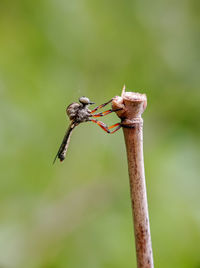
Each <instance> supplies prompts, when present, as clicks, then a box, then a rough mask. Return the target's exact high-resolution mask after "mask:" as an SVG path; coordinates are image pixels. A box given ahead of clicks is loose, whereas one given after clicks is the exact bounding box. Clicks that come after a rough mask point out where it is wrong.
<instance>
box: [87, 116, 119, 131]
mask: <svg viewBox="0 0 200 268" xmlns="http://www.w3.org/2000/svg"><path fill="white" fill-rule="evenodd" d="M90 121H91V122H93V123H95V124H97V125H99V126H100V127H101V128H102V129H103V130H104V131H106V132H107V133H109V134H112V133H115V132H116V131H117V130H119V129H120V128H121V124H120V123H116V124H114V125H112V126H110V127H107V126H106V124H104V123H103V122H101V121H98V120H96V119H90ZM114 127H117V128H116V129H115V130H113V131H110V129H111V128H114Z"/></svg>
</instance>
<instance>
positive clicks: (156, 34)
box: [0, 0, 200, 268]
mask: <svg viewBox="0 0 200 268" xmlns="http://www.w3.org/2000/svg"><path fill="white" fill-rule="evenodd" d="M199 18H200V1H198V0H196V1H195V0H175V1H167V0H165V1H159V0H153V1H145V0H134V1H130V0H127V1H114V0H110V1H106V0H101V1H100V0H93V1H92V0H82V1H81V0H74V1H67V0H57V1H56V0H35V1H31V0H26V1H25V0H15V1H14V0H1V1H0V125H1V129H0V148H1V150H0V154H1V161H0V267H1V268H68V267H70V268H72V267H73V268H79V267H87V268H101V267H103V268H122V267H127V268H129V267H136V260H135V246H134V235H133V225H132V215H131V203H130V196H129V181H128V172H127V162H126V151H125V145H124V140H123V134H122V131H121V130H120V131H119V132H117V133H116V134H115V135H107V134H106V133H104V132H103V131H102V130H101V129H100V128H99V127H97V126H96V125H94V124H90V123H87V124H83V125H81V126H80V127H79V128H77V129H76V130H75V131H74V133H73V136H72V139H71V143H70V147H69V151H68V155H67V158H66V160H65V161H64V162H63V163H62V164H61V163H60V162H59V161H58V162H56V164H55V165H54V166H52V161H53V158H54V156H55V154H56V152H57V150H58V147H59V145H60V142H61V140H62V138H63V135H64V132H65V130H66V128H67V125H68V123H69V121H68V119H66V114H65V108H66V106H67V105H68V104H69V103H71V102H73V101H77V99H78V98H79V97H80V96H83V95H85V96H88V97H89V98H90V99H91V100H92V101H95V102H96V104H101V103H103V102H105V101H108V100H109V99H111V98H112V97H114V96H115V95H119V94H121V88H122V86H123V84H124V83H125V84H126V86H127V91H136V92H142V93H146V94H147V97H148V106H147V110H146V111H145V113H144V116H143V118H144V154H145V171H146V182H147V192H148V201H149V213H150V222H151V232H152V243H153V251H154V261H155V267H162V268H169V267H172V268H173V267H174V268H179V267H180V268H185V267H188V268H189V267H192V268H193V267H194V268H199V267H200V177H199V173H200V154H199V149H200V140H199V135H200V120H199V116H200V109H199V101H200V92H199V80H200V73H199V70H200V53H199V48H200V34H199V27H200V20H199ZM104 122H106V123H107V124H108V125H110V124H112V123H116V122H118V118H117V117H116V115H115V114H112V115H109V116H108V117H107V118H105V119H104Z"/></svg>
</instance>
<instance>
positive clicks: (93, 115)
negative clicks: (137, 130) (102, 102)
mask: <svg viewBox="0 0 200 268" xmlns="http://www.w3.org/2000/svg"><path fill="white" fill-rule="evenodd" d="M120 110H122V108H119V109H116V110H113V109H109V110H108V111H105V112H101V113H97V114H92V115H91V116H92V117H101V116H105V115H107V114H110V113H113V112H117V111H120Z"/></svg>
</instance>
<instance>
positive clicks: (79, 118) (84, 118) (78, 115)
mask: <svg viewBox="0 0 200 268" xmlns="http://www.w3.org/2000/svg"><path fill="white" fill-rule="evenodd" d="M111 101H112V99H111V100H110V101H108V102H106V103H104V104H101V105H99V106H97V107H96V108H94V109H93V110H92V111H90V110H89V109H88V106H89V105H92V104H94V102H91V101H90V100H89V99H88V98H87V97H81V98H80V99H79V103H78V102H73V103H71V104H70V105H69V106H68V107H67V109H66V113H67V115H68V117H69V119H70V121H71V122H70V125H69V127H68V129H67V131H66V134H65V136H64V138H63V141H62V143H61V145H60V148H59V150H58V153H57V154H56V156H55V158H54V161H53V163H55V161H56V158H57V157H58V158H59V159H60V161H61V162H62V161H63V160H64V159H65V157H66V153H67V149H68V146H69V141H70V137H71V134H72V131H73V130H74V128H75V127H76V126H78V125H79V124H80V123H83V122H93V123H96V124H97V125H99V126H100V127H101V128H102V129H103V130H104V131H106V132H107V133H109V134H112V133H114V132H116V131H117V130H119V129H120V127H121V124H120V123H117V124H114V125H112V126H110V127H107V126H106V124H104V123H103V122H101V121H98V120H96V119H95V117H101V116H105V115H107V114H110V113H112V112H116V111H118V110H120V109H117V110H113V109H109V110H108V111H105V112H100V113H96V114H95V112H96V111H97V110H98V109H101V108H103V107H104V106H106V105H107V104H109V103H110V102H111ZM115 127H116V128H115ZM112 128H115V130H113V131H110V129H112Z"/></svg>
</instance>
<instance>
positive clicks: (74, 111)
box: [66, 102, 90, 123]
mask: <svg viewBox="0 0 200 268" xmlns="http://www.w3.org/2000/svg"><path fill="white" fill-rule="evenodd" d="M66 112H67V115H68V116H69V119H70V120H75V121H77V122H80V123H81V122H85V121H88V119H89V116H90V110H89V109H88V108H87V106H83V105H82V104H79V103H77V102H73V103H72V104H70V105H69V106H68V107H67V110H66Z"/></svg>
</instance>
